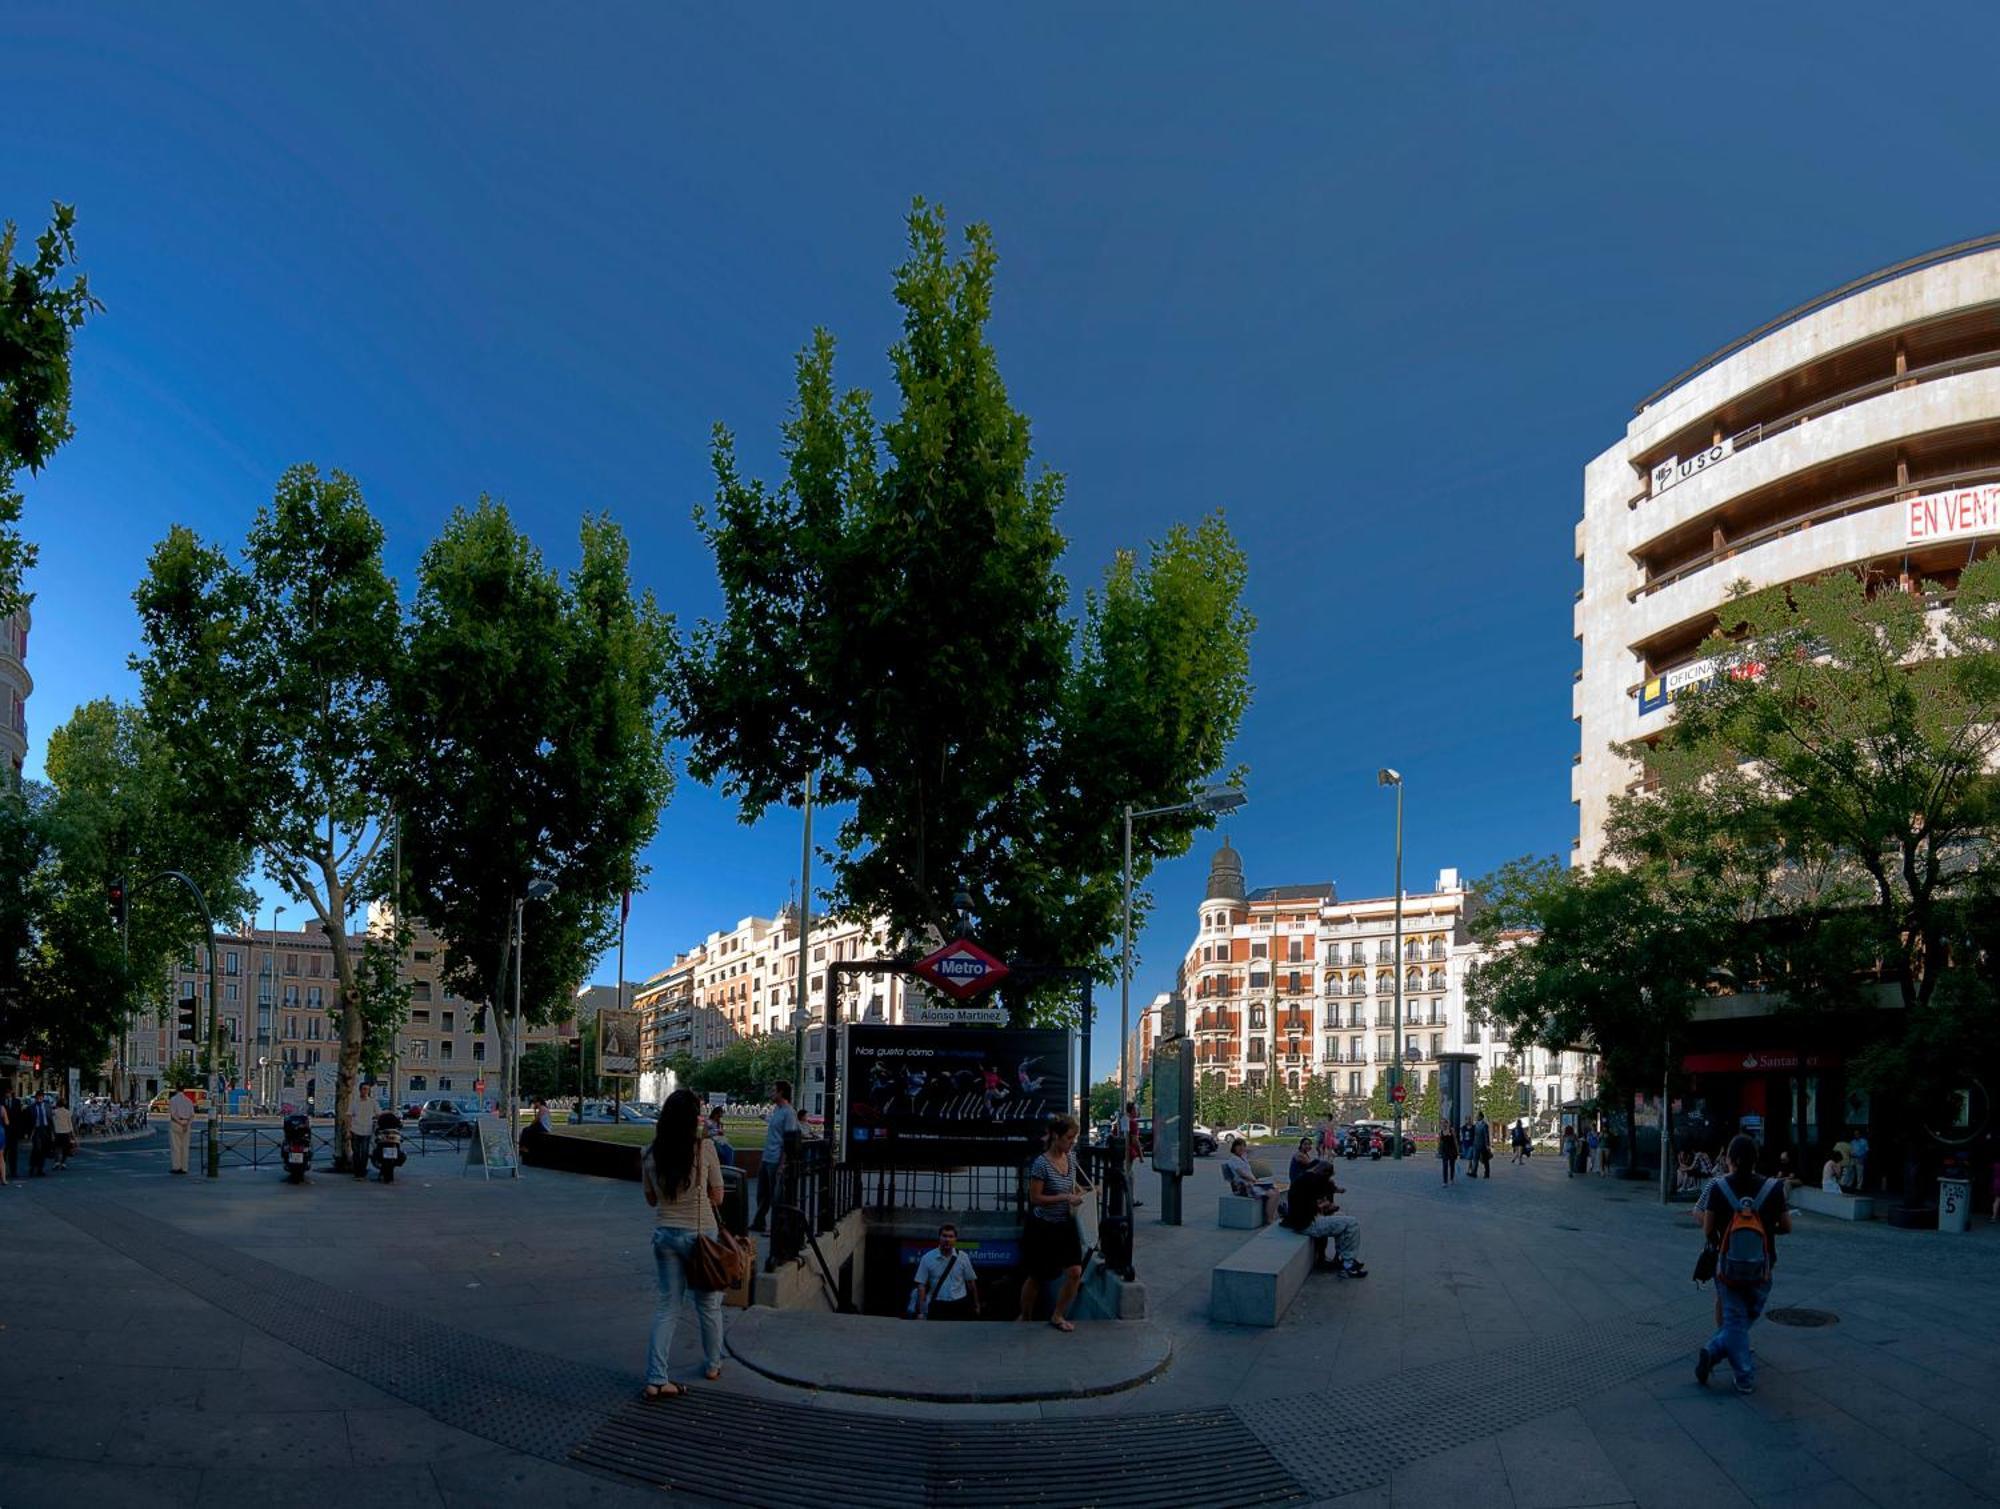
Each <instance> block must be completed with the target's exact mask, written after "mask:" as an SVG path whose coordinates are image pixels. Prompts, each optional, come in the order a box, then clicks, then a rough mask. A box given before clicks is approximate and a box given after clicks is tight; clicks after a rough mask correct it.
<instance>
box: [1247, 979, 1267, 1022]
mask: <svg viewBox="0 0 2000 1509" xmlns="http://www.w3.org/2000/svg"><path fill="white" fill-rule="evenodd" d="M1250 983H1251V984H1252V985H1255V984H1256V983H1257V981H1256V978H1255V976H1252V977H1251V980H1250ZM1250 1026H1251V1029H1252V1030H1253V1031H1257V1032H1261V1031H1263V1030H1264V1003H1263V1002H1262V1001H1252V1002H1251V1003H1250Z"/></svg>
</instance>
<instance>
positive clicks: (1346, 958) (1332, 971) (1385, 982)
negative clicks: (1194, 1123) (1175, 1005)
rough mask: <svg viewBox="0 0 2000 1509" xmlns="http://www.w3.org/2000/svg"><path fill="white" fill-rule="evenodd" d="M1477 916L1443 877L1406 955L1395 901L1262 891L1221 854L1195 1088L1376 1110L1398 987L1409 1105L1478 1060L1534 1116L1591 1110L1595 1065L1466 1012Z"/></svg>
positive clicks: (1466, 897) (1407, 921)
mask: <svg viewBox="0 0 2000 1509" xmlns="http://www.w3.org/2000/svg"><path fill="white" fill-rule="evenodd" d="M1475 905H1476V898H1475V897H1474V896H1473V894H1472V893H1471V892H1470V891H1469V890H1468V889H1467V888H1466V886H1465V885H1464V884H1463V882H1462V881H1461V880H1460V879H1459V875H1458V872H1457V871H1456V870H1444V871H1442V872H1440V874H1439V876H1438V881H1437V886H1436V888H1435V889H1434V890H1431V891H1426V892H1410V893H1405V895H1404V897H1403V905H1402V947H1401V950H1400V952H1399V951H1398V949H1397V946H1396V903H1395V898H1394V897H1390V896H1383V897H1372V898H1369V899H1366V900H1359V901H1343V900H1341V899H1340V898H1339V896H1338V895H1337V893H1336V890H1335V887H1334V886H1333V885H1331V884H1320V885H1290V886H1267V887H1263V888H1260V889H1256V890H1252V889H1250V888H1249V887H1248V886H1247V885H1246V883H1245V880H1244V874H1243V861H1242V856H1241V855H1239V854H1238V853H1237V851H1236V850H1235V849H1233V848H1231V847H1230V846H1229V845H1227V844H1224V845H1223V847H1222V848H1221V849H1219V850H1218V851H1217V852H1216V855H1215V858H1214V860H1213V862H1212V864H1211V866H1210V869H1209V878H1208V887H1207V894H1206V895H1205V897H1204V898H1203V900H1202V903H1201V907H1200V916H1199V919H1198V927H1197V929H1196V933H1195V937H1194V940H1193V942H1191V943H1190V944H1189V945H1188V948H1187V952H1186V954H1185V955H1184V956H1183V959H1182V963H1181V968H1180V985H1181V990H1182V992H1183V994H1184V997H1185V999H1186V1003H1187V1031H1188V1034H1189V1035H1190V1036H1191V1037H1192V1038H1193V1039H1194V1042H1195V1074H1196V1076H1197V1078H1200V1077H1202V1076H1208V1075H1220V1076H1221V1077H1222V1078H1223V1080H1224V1081H1225V1082H1226V1083H1228V1084H1230V1085H1232V1086H1242V1087H1245V1088H1248V1089H1251V1090H1253V1091H1254V1090H1269V1091H1270V1092H1271V1093H1272V1095H1273V1097H1274V1098H1276V1099H1280V1100H1282V1101H1293V1102H1295V1101H1297V1100H1298V1099H1299V1098H1300V1097H1301V1096H1302V1095H1303V1094H1304V1092H1305V1091H1306V1090H1307V1089H1308V1088H1309V1087H1310V1085H1311V1081H1313V1080H1314V1079H1315V1078H1317V1079H1319V1080H1321V1081H1322V1082H1323V1084H1324V1087H1325V1088H1326V1089H1328V1090H1330V1091H1331V1092H1332V1093H1333V1094H1334V1095H1336V1096H1339V1097H1343V1098H1346V1099H1350V1100H1359V1099H1366V1098H1367V1097H1369V1096H1370V1095H1372V1094H1373V1093H1374V1091H1375V1087H1376V1085H1377V1084H1378V1083H1386V1082H1388V1078H1389V1071H1390V1069H1391V1067H1392V1066H1393V1065H1394V1064H1395V1062H1396V1059H1397V1054H1398V1049H1399V1045H1398V1043H1397V1039H1396V990H1397V986H1398V984H1399V983H1400V984H1401V987H1402V1013H1403V1014H1402V1042H1401V1044H1400V1051H1401V1056H1402V1062H1403V1078H1404V1082H1405V1083H1406V1084H1407V1085H1408V1086H1409V1089H1410V1093H1412V1094H1415V1093H1417V1092H1418V1091H1419V1090H1421V1089H1422V1088H1423V1086H1424V1085H1425V1084H1427V1083H1430V1082H1432V1081H1434V1080H1435V1079H1436V1078H1437V1075H1438V1072H1439V1060H1440V1056H1441V1055H1443V1054H1445V1053H1474V1054H1477V1055H1478V1058H1479V1074H1480V1076H1481V1078H1482V1079H1483V1078H1484V1077H1485V1076H1487V1075H1490V1074H1491V1073H1492V1072H1493V1070H1494V1069H1495V1068H1496V1067H1497V1066H1499V1065H1500V1064H1502V1063H1505V1064H1507V1065H1509V1066H1510V1067H1512V1068H1513V1069H1514V1070H1515V1072H1516V1073H1517V1074H1519V1075H1520V1076H1521V1079H1522V1081H1523V1083H1524V1084H1525V1085H1527V1086H1528V1087H1529V1098H1530V1108H1532V1109H1533V1110H1534V1111H1536V1113H1537V1114H1541V1113H1543V1112H1546V1111H1548V1110H1551V1109H1553V1108H1554V1107H1556V1106H1559V1105H1561V1104H1562V1103H1563V1102H1564V1101H1567V1100H1572V1099H1578V1098H1584V1097H1587V1096H1588V1095H1589V1094H1591V1093H1593V1091H1594V1089H1595V1083H1594V1081H1595V1074H1594V1069H1593V1064H1592V1060H1591V1057H1590V1055H1588V1054H1584V1053H1578V1052H1564V1053H1550V1052H1547V1051H1545V1050H1542V1049H1539V1048H1533V1047H1517V1046H1516V1045H1514V1044H1512V1043H1510V1042H1509V1041H1508V1040H1507V1035H1506V1033H1505V1030H1504V1029H1502V1028H1499V1027H1496V1026H1495V1025H1493V1024H1491V1023H1482V1022H1478V1021H1475V1020H1473V1019H1472V1017H1471V1015H1470V1014H1469V1013H1468V1011H1467V1009H1466V1003H1465V981H1466V977H1467V975H1468V974H1469V972H1470V970H1471V968H1472V966H1473V965H1474V964H1475V963H1476V962H1477V961H1478V959H1479V958H1480V956H1481V954H1480V949H1479V947H1478V945H1477V944H1475V943H1474V942H1473V940H1472V937H1471V934H1470V932H1469V931H1468V923H1469V922H1470V919H1471V912H1472V909H1473V907H1474V906H1475ZM1164 1004H1165V998H1164V997H1162V998H1159V999H1157V1000H1156V1001H1155V1002H1154V1003H1153V1004H1152V1005H1150V1006H1148V1007H1147V1008H1146V1010H1145V1011H1144V1013H1142V1016H1141V1020H1140V1022H1139V1024H1138V1026H1137V1028H1136V1030H1135V1033H1134V1048H1135V1050H1136V1051H1137V1052H1138V1053H1139V1055H1140V1062H1141V1063H1143V1062H1145V1060H1146V1058H1147V1057H1148V1056H1149V1055H1150V1053H1151V1051H1152V1047H1153V1044H1154V1043H1155V1041H1156V1040H1157V1038H1158V1036H1159V1032H1160V1029H1161V1024H1162V1022H1163V1019H1164V1016H1165V1010H1164Z"/></svg>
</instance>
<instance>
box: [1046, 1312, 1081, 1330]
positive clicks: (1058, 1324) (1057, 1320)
mask: <svg viewBox="0 0 2000 1509" xmlns="http://www.w3.org/2000/svg"><path fill="white" fill-rule="evenodd" d="M1049 1324H1050V1325H1051V1326H1053V1327H1054V1328H1055V1329H1056V1330H1058V1331H1074V1330H1075V1329H1076V1327H1075V1326H1073V1325H1071V1324H1070V1323H1069V1322H1068V1321H1066V1320H1064V1319H1063V1318H1062V1317H1061V1316H1060V1315H1053V1316H1050V1317H1049Z"/></svg>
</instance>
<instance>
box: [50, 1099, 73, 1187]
mask: <svg viewBox="0 0 2000 1509" xmlns="http://www.w3.org/2000/svg"><path fill="white" fill-rule="evenodd" d="M49 1122H50V1130H51V1131H52V1132H53V1134H54V1139H55V1140H54V1143H53V1146H54V1148H55V1154H56V1169H57V1171H58V1172H60V1171H61V1170H63V1169H66V1168H68V1167H69V1155H70V1154H71V1153H73V1152H74V1151H76V1119H75V1117H73V1116H72V1115H71V1114H70V1109H69V1097H68V1096H67V1095H64V1096H62V1097H60V1098H59V1099H58V1100H57V1101H56V1103H55V1106H54V1108H53V1109H52V1110H51V1111H50V1112H49Z"/></svg>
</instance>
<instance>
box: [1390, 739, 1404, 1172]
mask: <svg viewBox="0 0 2000 1509" xmlns="http://www.w3.org/2000/svg"><path fill="white" fill-rule="evenodd" d="M1395 955H1396V966H1395V967H1396V1059H1395V1068H1394V1069H1393V1070H1392V1071H1391V1073H1390V1079H1389V1089H1390V1092H1391V1094H1392V1095H1393V1094H1394V1092H1395V1091H1396V1090H1398V1089H1400V1088H1402V1084H1403V780H1402V777H1401V776H1398V777H1397V778H1396V942H1395ZM1390 1103H1391V1105H1393V1106H1394V1108H1395V1113H1396V1149H1395V1152H1394V1153H1393V1154H1391V1156H1392V1157H1395V1158H1400V1157H1402V1156H1403V1102H1402V1101H1401V1100H1394V1099H1392V1100H1391V1102H1390Z"/></svg>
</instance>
